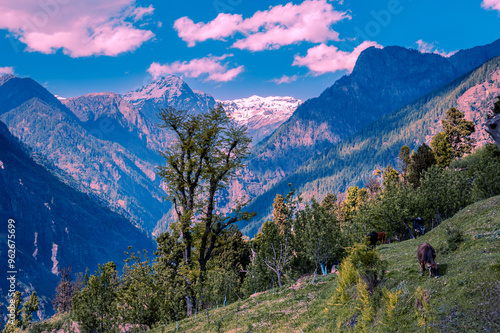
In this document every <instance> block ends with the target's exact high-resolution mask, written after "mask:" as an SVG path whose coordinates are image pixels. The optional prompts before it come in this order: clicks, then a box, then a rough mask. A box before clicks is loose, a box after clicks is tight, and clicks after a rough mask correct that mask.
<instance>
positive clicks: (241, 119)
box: [216, 95, 302, 144]
mask: <svg viewBox="0 0 500 333" xmlns="http://www.w3.org/2000/svg"><path fill="white" fill-rule="evenodd" d="M216 102H217V104H222V106H223V107H224V109H225V110H226V112H227V113H228V114H229V115H230V116H231V118H233V119H234V120H235V121H236V122H238V123H239V124H242V125H246V126H247V127H248V129H249V132H250V135H251V136H252V138H253V143H254V144H256V143H257V142H259V141H260V140H262V139H263V138H265V137H266V136H268V135H269V134H271V133H272V132H274V130H276V128H278V127H279V126H280V125H281V124H282V123H284V122H285V121H286V120H287V119H288V118H290V116H291V115H292V114H293V112H294V111H295V109H297V107H298V106H299V105H300V104H302V101H301V100H299V99H296V98H294V97H290V96H269V97H261V96H257V95H253V96H250V97H248V98H240V99H235V100H226V101H222V100H216Z"/></svg>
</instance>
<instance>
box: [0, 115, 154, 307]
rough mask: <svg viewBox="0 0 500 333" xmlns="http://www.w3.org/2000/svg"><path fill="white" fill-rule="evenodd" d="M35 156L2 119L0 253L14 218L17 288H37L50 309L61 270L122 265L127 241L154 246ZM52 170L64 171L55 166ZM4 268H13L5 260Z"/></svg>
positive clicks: (1, 285) (4, 286)
mask: <svg viewBox="0 0 500 333" xmlns="http://www.w3.org/2000/svg"><path fill="white" fill-rule="evenodd" d="M31 154H32V152H30V151H29V150H28V149H27V148H26V147H25V146H23V145H22V144H21V143H20V142H19V141H18V140H17V139H16V138H15V137H14V136H12V135H11V134H10V133H9V131H8V129H7V127H6V126H5V124H4V123H2V122H0V220H1V221H2V226H5V228H3V230H1V231H0V243H2V246H1V248H0V254H1V256H2V258H7V254H6V251H7V249H8V247H7V244H6V243H7V227H6V226H7V221H8V220H9V219H12V220H14V221H15V248H16V255H15V261H16V269H17V270H18V274H17V276H16V277H17V280H18V285H17V286H18V288H19V289H18V290H19V291H22V292H25V291H26V292H27V291H28V290H33V289H35V290H36V292H37V293H38V295H39V297H41V300H42V301H41V304H42V313H51V312H52V305H51V304H50V298H51V297H52V295H53V294H54V290H55V286H56V283H57V281H58V280H59V277H58V276H57V274H58V270H59V269H61V268H63V267H67V266H71V267H72V268H73V272H75V273H76V272H84V271H85V269H86V268H87V267H88V268H89V269H90V271H91V272H93V271H94V270H95V269H97V264H98V263H103V262H104V263H105V262H108V261H115V263H116V264H117V266H119V267H121V266H122V265H123V259H124V258H125V256H124V253H123V252H124V251H126V250H127V247H128V246H129V245H131V246H133V248H134V249H136V250H139V249H143V248H144V249H148V251H152V250H153V249H154V245H153V241H152V239H151V238H149V237H148V236H146V235H145V234H144V233H142V232H141V231H140V230H139V229H138V228H137V227H135V226H133V225H132V224H131V223H130V221H128V220H127V219H126V218H124V217H123V216H121V215H119V214H117V213H114V212H112V211H110V210H109V209H107V208H106V207H105V206H104V205H103V203H97V202H96V201H95V200H94V199H92V198H90V197H89V196H88V195H86V194H84V193H81V192H78V191H76V190H75V189H74V188H72V187H70V186H69V185H67V184H64V183H62V182H61V181H60V180H59V179H58V178H57V177H56V176H54V175H53V174H52V172H51V171H49V170H47V169H46V168H44V167H43V166H41V165H40V164H38V163H36V162H35V161H34V160H33V158H32V155H31ZM38 159H40V157H38ZM45 164H46V165H50V163H49V162H48V161H45ZM52 171H55V172H61V171H60V170H57V168H55V167H54V166H52ZM0 267H1V268H2V270H3V271H4V272H7V271H9V269H7V260H3V261H2V263H1V264H0ZM0 289H1V290H0V294H1V295H2V296H3V297H6V296H7V292H6V290H7V280H6V279H2V281H1V282H0ZM23 295H25V294H23ZM0 301H3V302H4V304H6V303H5V300H0Z"/></svg>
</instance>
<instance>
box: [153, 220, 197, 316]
mask: <svg viewBox="0 0 500 333" xmlns="http://www.w3.org/2000/svg"><path fill="white" fill-rule="evenodd" d="M156 243H157V244H158V248H157V251H156V252H155V255H156V260H155V262H154V264H153V267H154V270H155V271H156V273H157V275H158V281H157V285H158V288H159V289H161V290H164V293H165V298H164V300H163V304H162V310H161V311H162V316H163V318H165V319H166V320H168V321H175V320H180V319H182V318H184V316H185V315H186V300H185V298H186V291H184V286H185V281H184V276H185V275H186V274H187V273H186V272H182V271H183V270H185V267H184V260H183V254H184V244H183V243H182V240H181V236H180V226H179V225H178V224H174V225H171V227H170V231H167V232H164V233H162V234H161V235H160V236H158V238H156ZM190 297H194V295H190Z"/></svg>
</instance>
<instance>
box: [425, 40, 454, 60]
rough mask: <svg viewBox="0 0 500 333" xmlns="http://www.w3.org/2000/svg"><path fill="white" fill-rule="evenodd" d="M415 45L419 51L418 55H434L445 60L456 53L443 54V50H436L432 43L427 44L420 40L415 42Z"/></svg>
mask: <svg viewBox="0 0 500 333" xmlns="http://www.w3.org/2000/svg"><path fill="white" fill-rule="evenodd" d="M416 44H417V45H418V50H419V51H420V53H434V54H439V55H440V56H443V57H446V58H448V57H451V56H452V55H454V54H455V53H457V51H452V52H445V51H444V50H438V48H437V46H435V45H434V43H427V42H424V41H423V40H421V39H419V40H417V41H416Z"/></svg>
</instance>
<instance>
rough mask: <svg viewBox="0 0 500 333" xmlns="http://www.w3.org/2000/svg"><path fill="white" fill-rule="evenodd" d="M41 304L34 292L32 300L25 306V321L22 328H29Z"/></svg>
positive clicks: (23, 320) (25, 303)
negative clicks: (34, 313)
mask: <svg viewBox="0 0 500 333" xmlns="http://www.w3.org/2000/svg"><path fill="white" fill-rule="evenodd" d="M38 308H39V303H38V296H37V295H36V292H35V291H33V292H32V293H31V295H30V298H29V299H28V300H27V301H26V302H24V305H23V319H22V324H21V326H22V327H23V328H27V327H28V326H29V325H30V323H31V321H32V320H33V312H36V311H38Z"/></svg>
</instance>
